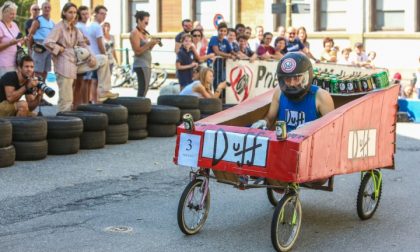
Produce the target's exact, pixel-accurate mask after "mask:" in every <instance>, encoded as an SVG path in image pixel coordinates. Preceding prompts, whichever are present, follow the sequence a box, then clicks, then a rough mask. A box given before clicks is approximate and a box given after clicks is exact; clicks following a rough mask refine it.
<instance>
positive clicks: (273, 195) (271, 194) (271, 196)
mask: <svg viewBox="0 0 420 252" xmlns="http://www.w3.org/2000/svg"><path fill="white" fill-rule="evenodd" d="M280 195H281V197H280V199H279V198H278V197H277V196H280ZM283 196H284V191H283V192H282V193H280V190H278V189H277V190H276V189H273V188H267V197H268V201H270V203H271V205H273V206H274V207H276V206H277V204H278V203H279V202H280V200H281V198H282V197H283Z"/></svg>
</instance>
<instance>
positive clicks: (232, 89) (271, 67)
mask: <svg viewBox="0 0 420 252" xmlns="http://www.w3.org/2000/svg"><path fill="white" fill-rule="evenodd" d="M276 69H277V61H262V60H256V61H254V62H253V63H250V62H249V61H248V60H236V61H233V60H230V59H229V60H227V61H226V80H227V81H228V82H229V83H230V86H229V87H227V88H226V103H227V104H238V103H241V102H243V101H245V100H247V99H250V98H252V97H255V96H257V95H260V94H262V93H265V92H266V91H268V90H269V89H272V88H274V87H277V85H278V81H277V76H276Z"/></svg>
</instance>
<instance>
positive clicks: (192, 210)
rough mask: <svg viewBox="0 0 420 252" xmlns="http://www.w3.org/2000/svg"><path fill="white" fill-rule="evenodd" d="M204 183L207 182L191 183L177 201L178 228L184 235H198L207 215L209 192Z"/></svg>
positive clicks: (197, 181) (199, 180) (194, 181)
mask: <svg viewBox="0 0 420 252" xmlns="http://www.w3.org/2000/svg"><path fill="white" fill-rule="evenodd" d="M204 183H208V180H207V181H206V182H205V181H203V180H201V179H195V180H193V181H191V182H190V183H189V184H188V185H187V187H185V189H184V192H183V193H182V196H181V198H180V199H179V204H178V214H177V217H178V226H179V228H180V229H181V231H182V232H183V233H184V234H186V235H193V234H196V233H198V232H199V231H200V229H201V228H202V227H203V225H204V223H205V222H206V219H207V216H208V214H209V209H210V190H209V188H208V186H206V185H205V184H204ZM203 199H204V200H203Z"/></svg>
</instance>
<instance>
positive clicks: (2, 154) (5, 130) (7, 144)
mask: <svg viewBox="0 0 420 252" xmlns="http://www.w3.org/2000/svg"><path fill="white" fill-rule="evenodd" d="M15 158H16V151H15V147H14V146H13V145H12V124H11V123H10V122H9V121H7V120H2V119H0V168H1V167H8V166H11V165H13V164H14V163H15Z"/></svg>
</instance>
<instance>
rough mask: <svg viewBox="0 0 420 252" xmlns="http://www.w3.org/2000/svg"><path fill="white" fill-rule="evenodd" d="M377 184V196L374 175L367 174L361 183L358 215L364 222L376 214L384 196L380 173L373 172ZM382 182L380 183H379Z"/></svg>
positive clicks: (358, 194)
mask: <svg viewBox="0 0 420 252" xmlns="http://www.w3.org/2000/svg"><path fill="white" fill-rule="evenodd" d="M373 174H374V176H375V180H376V183H379V191H378V195H377V196H375V184H374V183H373V178H372V173H371V172H366V173H365V175H364V176H363V179H362V182H361V183H360V187H359V192H358V193H357V215H359V218H360V219H362V220H367V219H370V218H371V217H372V216H373V214H374V213H375V212H376V209H377V208H378V205H379V200H380V199H381V194H382V179H381V180H380V179H379V177H380V173H379V171H374V172H373ZM379 180H380V181H379Z"/></svg>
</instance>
